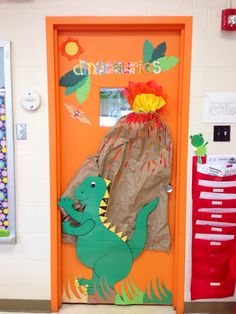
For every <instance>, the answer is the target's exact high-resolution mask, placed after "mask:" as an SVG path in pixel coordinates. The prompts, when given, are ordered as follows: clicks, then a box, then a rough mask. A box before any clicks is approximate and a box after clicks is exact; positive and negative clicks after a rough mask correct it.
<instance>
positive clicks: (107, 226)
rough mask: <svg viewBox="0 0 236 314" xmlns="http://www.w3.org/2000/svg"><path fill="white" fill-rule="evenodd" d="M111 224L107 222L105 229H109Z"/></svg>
mask: <svg viewBox="0 0 236 314" xmlns="http://www.w3.org/2000/svg"><path fill="white" fill-rule="evenodd" d="M110 225H111V223H110V222H107V223H105V224H103V226H104V227H106V228H107V229H108V228H109V227H110Z"/></svg>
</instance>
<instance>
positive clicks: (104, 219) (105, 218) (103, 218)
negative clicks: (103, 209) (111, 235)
mask: <svg viewBox="0 0 236 314" xmlns="http://www.w3.org/2000/svg"><path fill="white" fill-rule="evenodd" d="M100 219H101V222H102V223H104V222H105V221H106V220H107V217H103V216H100ZM104 225H105V224H104Z"/></svg>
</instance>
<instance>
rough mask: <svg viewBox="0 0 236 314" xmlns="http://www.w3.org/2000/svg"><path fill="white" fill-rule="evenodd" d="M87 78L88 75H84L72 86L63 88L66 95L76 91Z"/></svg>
mask: <svg viewBox="0 0 236 314" xmlns="http://www.w3.org/2000/svg"><path fill="white" fill-rule="evenodd" d="M87 79H88V75H86V76H84V77H83V79H82V80H81V81H79V82H78V83H77V84H75V85H73V86H68V87H67V88H66V90H65V95H66V96H68V95H70V94H73V93H74V92H76V91H77V89H78V88H80V87H82V86H83V85H84V84H85V82H86V81H87Z"/></svg>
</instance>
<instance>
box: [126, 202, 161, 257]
mask: <svg viewBox="0 0 236 314" xmlns="http://www.w3.org/2000/svg"><path fill="white" fill-rule="evenodd" d="M159 200H160V199H159V197H158V198H156V199H155V200H153V201H152V202H150V203H148V204H147V205H145V206H144V207H143V208H141V209H140V211H139V213H138V214H137V218H136V226H135V229H134V233H133V235H132V237H131V239H129V240H128V241H127V244H128V245H129V247H130V249H131V251H132V253H133V257H134V259H135V258H137V257H138V256H139V255H140V254H141V253H142V251H143V249H144V247H145V243H146V238H147V218H148V216H149V214H150V213H151V212H152V211H153V210H154V209H155V208H156V207H157V205H158V203H159Z"/></svg>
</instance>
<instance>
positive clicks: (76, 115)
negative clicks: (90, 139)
mask: <svg viewBox="0 0 236 314" xmlns="http://www.w3.org/2000/svg"><path fill="white" fill-rule="evenodd" d="M64 106H65V107H66V109H67V111H68V112H69V113H70V114H71V117H72V118H73V119H78V120H79V121H80V122H82V123H86V124H89V125H92V124H91V122H90V121H89V119H88V118H87V116H86V114H85V112H83V111H81V110H78V109H76V108H75V107H74V106H72V105H69V104H64Z"/></svg>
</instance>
